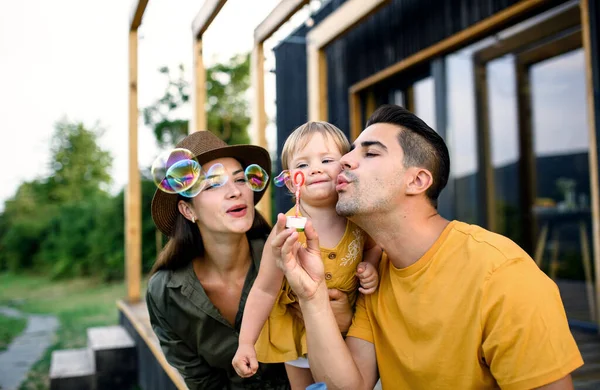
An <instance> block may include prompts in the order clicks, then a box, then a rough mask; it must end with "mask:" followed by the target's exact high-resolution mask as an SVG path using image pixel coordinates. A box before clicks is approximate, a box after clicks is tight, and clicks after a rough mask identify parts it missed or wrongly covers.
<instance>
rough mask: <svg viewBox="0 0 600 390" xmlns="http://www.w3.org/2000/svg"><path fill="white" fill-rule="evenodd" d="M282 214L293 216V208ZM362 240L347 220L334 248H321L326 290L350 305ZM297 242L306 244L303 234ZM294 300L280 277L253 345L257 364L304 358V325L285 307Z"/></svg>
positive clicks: (354, 289)
mask: <svg viewBox="0 0 600 390" xmlns="http://www.w3.org/2000/svg"><path fill="white" fill-rule="evenodd" d="M286 215H287V216H293V215H295V213H294V209H292V210H290V211H288V212H287V214H286ZM365 238H366V235H365V233H364V232H363V231H362V230H361V229H360V228H359V227H358V226H357V225H355V224H354V223H352V222H350V221H347V222H346V231H345V232H344V235H343V236H342V238H341V240H340V241H339V243H338V244H337V245H336V247H335V248H324V247H321V258H322V259H323V265H324V266H325V280H326V282H327V287H328V288H334V289H338V290H340V291H342V292H344V293H346V294H348V300H349V302H350V304H351V305H352V306H354V303H355V302H356V297H357V296H358V278H357V277H356V276H355V273H356V267H357V265H358V263H360V262H361V261H362V256H363V247H364V244H365ZM299 241H300V242H301V243H302V244H305V243H306V236H305V235H304V233H300V234H299ZM296 301H297V299H296V296H295V295H294V292H293V291H292V289H291V288H290V285H289V284H288V283H287V280H286V279H285V278H284V279H283V283H282V286H281V291H280V292H279V295H278V296H277V300H276V301H275V305H274V306H273V310H271V314H270V315H269V318H268V319H267V321H266V322H265V325H264V327H263V329H262V331H261V333H260V336H259V337H258V340H257V342H256V344H255V348H256V356H257V359H258V361H259V362H262V363H281V362H287V361H290V360H294V359H297V358H298V357H301V356H305V355H306V333H305V329H304V323H303V322H302V321H298V320H297V319H296V318H295V317H294V316H293V315H292V313H291V312H290V311H289V310H288V305H289V304H291V303H294V302H296ZM250 310H251V308H250Z"/></svg>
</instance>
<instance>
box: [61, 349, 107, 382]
mask: <svg viewBox="0 0 600 390" xmlns="http://www.w3.org/2000/svg"><path fill="white" fill-rule="evenodd" d="M83 389H89V390H95V389H96V387H95V378H94V357H93V355H92V354H91V351H90V350H89V349H87V348H82V349H65V350H60V351H54V352H52V357H51V362H50V390H83Z"/></svg>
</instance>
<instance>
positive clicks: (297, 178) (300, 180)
mask: <svg viewBox="0 0 600 390" xmlns="http://www.w3.org/2000/svg"><path fill="white" fill-rule="evenodd" d="M305 180H306V179H305V178H304V173H302V172H301V171H298V172H296V173H294V185H295V186H296V194H295V195H296V218H300V187H302V186H303V185H304V181H305Z"/></svg>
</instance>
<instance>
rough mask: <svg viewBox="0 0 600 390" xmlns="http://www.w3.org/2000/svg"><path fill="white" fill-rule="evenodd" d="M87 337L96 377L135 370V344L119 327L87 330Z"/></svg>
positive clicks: (123, 329)
mask: <svg viewBox="0 0 600 390" xmlns="http://www.w3.org/2000/svg"><path fill="white" fill-rule="evenodd" d="M87 336H88V347H89V349H90V350H92V352H93V354H94V360H95V362H96V373H97V374H98V375H103V374H110V375H114V374H116V373H119V372H123V373H128V372H135V371H136V370H137V352H136V348H135V343H134V341H133V339H132V338H131V336H129V334H128V333H127V331H126V330H125V328H123V327H122V326H120V325H115V326H102V327H96V328H88V330H87Z"/></svg>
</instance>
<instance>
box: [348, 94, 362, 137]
mask: <svg viewBox="0 0 600 390" xmlns="http://www.w3.org/2000/svg"><path fill="white" fill-rule="evenodd" d="M349 99H350V142H354V140H355V139H357V138H358V136H359V135H360V132H361V131H362V127H363V124H362V112H361V107H360V96H358V94H357V93H351V94H350V97H349Z"/></svg>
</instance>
